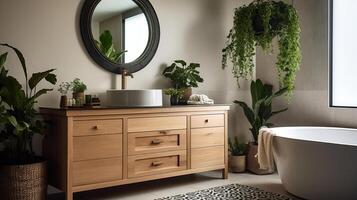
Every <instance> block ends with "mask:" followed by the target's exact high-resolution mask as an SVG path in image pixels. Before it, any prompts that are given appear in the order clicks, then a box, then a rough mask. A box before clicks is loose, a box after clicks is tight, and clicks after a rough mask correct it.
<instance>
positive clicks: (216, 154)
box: [191, 146, 225, 169]
mask: <svg viewBox="0 0 357 200" xmlns="http://www.w3.org/2000/svg"><path fill="white" fill-rule="evenodd" d="M224 156H225V154H224V146H215V147H205V148H198V149H191V168H192V169H196V168H201V167H208V166H216V165H224Z"/></svg>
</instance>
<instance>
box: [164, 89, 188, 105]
mask: <svg viewBox="0 0 357 200" xmlns="http://www.w3.org/2000/svg"><path fill="white" fill-rule="evenodd" d="M164 93H165V94H166V95H169V96H170V104H171V105H179V104H180V100H181V99H182V97H183V95H184V93H185V90H183V89H175V88H169V89H166V90H164Z"/></svg>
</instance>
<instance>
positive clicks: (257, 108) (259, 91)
mask: <svg viewBox="0 0 357 200" xmlns="http://www.w3.org/2000/svg"><path fill="white" fill-rule="evenodd" d="M250 91H251V96H252V106H251V107H249V106H248V105H247V104H246V103H245V102H242V101H238V100H236V101H234V103H236V104H238V105H239V106H240V107H242V108H243V111H244V114H245V116H246V117H247V119H248V121H249V123H250V125H251V126H252V127H251V128H250V129H249V130H250V132H251V133H252V136H253V139H254V140H253V142H252V143H250V144H249V147H248V153H247V157H248V158H247V169H248V170H249V171H251V172H253V173H255V174H260V175H262V174H271V173H272V172H271V171H268V170H262V169H260V166H259V163H258V159H257V158H256V156H255V155H256V154H257V151H258V135H259V129H260V128H262V127H264V126H265V127H271V126H273V124H272V123H270V122H269V120H270V118H271V117H273V116H275V115H277V114H279V113H281V112H284V111H286V110H288V109H287V108H284V109H281V110H277V111H273V108H272V103H273V100H274V99H275V98H276V97H279V96H282V95H284V94H285V93H287V92H288V89H287V88H282V89H280V90H279V91H277V92H275V93H273V86H272V85H269V84H263V82H262V81H261V80H259V79H258V80H256V81H252V82H251V85H250Z"/></svg>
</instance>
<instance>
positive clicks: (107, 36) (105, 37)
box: [99, 30, 113, 52]
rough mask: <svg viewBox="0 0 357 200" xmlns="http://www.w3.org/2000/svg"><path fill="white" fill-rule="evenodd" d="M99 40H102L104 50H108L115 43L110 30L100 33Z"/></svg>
mask: <svg viewBox="0 0 357 200" xmlns="http://www.w3.org/2000/svg"><path fill="white" fill-rule="evenodd" d="M99 40H100V42H101V44H102V49H103V51H104V52H107V51H108V50H109V49H110V47H111V46H112V44H113V37H112V34H111V33H110V31H108V30H106V31H104V32H103V33H102V34H101V35H100V37H99Z"/></svg>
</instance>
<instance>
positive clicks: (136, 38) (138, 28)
mask: <svg viewBox="0 0 357 200" xmlns="http://www.w3.org/2000/svg"><path fill="white" fill-rule="evenodd" d="M124 26H125V28H124V30H125V31H124V49H125V50H126V51H127V52H126V53H125V56H124V60H125V63H130V62H132V61H134V60H136V59H137V58H139V57H140V56H141V54H142V53H143V52H144V50H145V48H146V45H147V43H148V39H149V28H148V22H147V20H146V16H145V14H143V13H141V14H137V15H134V16H130V17H128V18H125V19H124Z"/></svg>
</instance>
